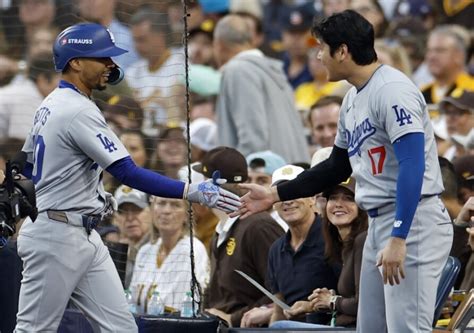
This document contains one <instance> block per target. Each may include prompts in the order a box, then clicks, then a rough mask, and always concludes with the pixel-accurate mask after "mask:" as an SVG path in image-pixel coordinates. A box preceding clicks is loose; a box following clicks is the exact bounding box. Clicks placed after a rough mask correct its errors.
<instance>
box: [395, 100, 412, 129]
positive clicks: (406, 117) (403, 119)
mask: <svg viewBox="0 0 474 333" xmlns="http://www.w3.org/2000/svg"><path fill="white" fill-rule="evenodd" d="M392 109H393V110H394V111H395V114H396V115H397V120H396V121H397V122H398V125H399V126H404V125H406V124H411V123H412V121H411V114H408V113H407V112H406V111H405V109H404V108H402V107H399V106H398V105H393V106H392Z"/></svg>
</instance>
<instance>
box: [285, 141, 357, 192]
mask: <svg viewBox="0 0 474 333" xmlns="http://www.w3.org/2000/svg"><path fill="white" fill-rule="evenodd" d="M351 173H352V168H351V164H350V162H349V155H348V154H347V150H346V149H342V148H339V147H337V146H334V148H333V150H332V153H331V155H330V156H329V158H328V159H327V160H325V161H323V162H321V163H319V164H317V165H315V166H314V167H312V168H311V169H309V170H306V171H304V172H302V173H300V174H299V175H298V177H296V178H295V179H293V180H291V181H288V182H284V183H282V184H280V185H278V187H277V190H278V198H279V199H281V200H282V201H286V200H292V199H297V198H306V197H311V196H313V195H315V194H317V193H320V192H322V191H324V190H325V189H327V188H329V187H331V186H335V185H337V184H339V183H340V182H342V181H344V180H346V179H347V178H349V176H350V175H351Z"/></svg>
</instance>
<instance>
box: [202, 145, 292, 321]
mask: <svg viewBox="0 0 474 333" xmlns="http://www.w3.org/2000/svg"><path fill="white" fill-rule="evenodd" d="M194 168H195V169H196V171H198V172H201V173H202V174H203V175H204V176H205V177H207V178H211V177H212V175H213V173H214V171H219V173H220V178H223V179H225V180H227V183H225V184H223V185H221V186H222V187H223V188H225V189H227V190H229V191H231V192H233V193H235V194H237V195H242V194H244V193H242V190H241V189H240V188H239V187H238V186H237V185H238V184H240V183H243V182H245V181H246V180H247V178H248V171H247V162H246V161H245V157H244V156H243V155H242V154H241V153H239V152H238V151H237V150H235V149H233V148H229V147H217V148H215V149H212V150H210V151H209V152H208V153H207V154H206V155H205V156H204V158H203V160H202V163H201V164H200V165H198V166H195V167H194ZM213 211H214V213H215V214H216V215H217V216H218V217H219V219H220V221H219V224H218V225H217V227H216V233H215V234H214V237H213V239H212V242H211V280H210V282H209V285H208V289H207V291H206V293H205V297H204V308H205V309H207V310H206V311H208V312H210V313H212V314H214V315H216V316H219V317H221V318H222V319H224V320H226V321H227V322H228V323H229V324H231V325H232V326H233V327H239V326H240V321H241V318H242V315H243V314H244V313H245V312H246V311H248V310H250V309H252V308H253V307H258V306H261V305H263V304H268V303H270V300H269V299H268V298H267V297H265V296H262V294H261V292H260V291H259V290H258V289H256V288H255V287H254V286H252V285H251V284H250V283H249V282H247V281H245V280H244V279H243V278H242V277H241V276H240V275H239V274H237V273H236V272H235V271H234V270H235V269H238V270H241V271H243V272H244V273H247V274H248V275H250V276H251V277H252V278H254V279H255V280H256V281H257V282H259V283H260V284H264V283H265V278H266V273H267V259H268V251H269V249H270V246H271V245H272V244H273V242H274V241H275V240H276V239H277V238H279V237H280V236H282V235H283V230H282V229H281V228H280V227H279V226H278V225H277V224H276V223H275V221H274V220H273V219H272V218H271V216H270V215H269V214H268V213H266V212H264V213H260V214H256V215H253V216H251V217H250V218H246V219H240V218H239V217H235V218H229V216H228V215H226V214H221V213H220V212H219V211H217V210H213Z"/></svg>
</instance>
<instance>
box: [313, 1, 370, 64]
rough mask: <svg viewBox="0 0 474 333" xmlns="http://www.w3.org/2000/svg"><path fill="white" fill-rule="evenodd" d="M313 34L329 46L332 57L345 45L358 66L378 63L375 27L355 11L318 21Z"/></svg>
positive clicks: (346, 11)
mask: <svg viewBox="0 0 474 333" xmlns="http://www.w3.org/2000/svg"><path fill="white" fill-rule="evenodd" d="M311 32H312V33H313V35H314V36H315V37H316V38H318V39H321V40H322V41H323V42H324V43H326V44H328V46H329V52H330V54H331V56H333V55H334V53H335V52H336V51H337V50H338V49H339V47H341V45H343V44H344V45H346V46H347V48H348V50H349V53H350V54H351V55H352V59H353V60H354V62H355V63H356V64H357V65H360V66H362V65H369V64H371V63H373V62H375V61H377V53H376V52H375V49H374V39H375V37H374V27H373V26H372V24H370V22H369V21H367V20H366V19H365V18H364V17H363V16H362V15H360V14H359V13H357V12H355V11H353V10H350V9H348V10H345V11H343V12H341V13H337V14H334V15H331V16H329V17H326V18H322V19H318V20H316V21H315V22H314V24H313V27H312V29H311Z"/></svg>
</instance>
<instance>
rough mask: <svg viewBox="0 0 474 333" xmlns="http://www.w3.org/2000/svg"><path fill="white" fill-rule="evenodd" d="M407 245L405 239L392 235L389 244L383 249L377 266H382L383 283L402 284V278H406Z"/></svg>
mask: <svg viewBox="0 0 474 333" xmlns="http://www.w3.org/2000/svg"><path fill="white" fill-rule="evenodd" d="M406 255H407V247H406V244H405V240H404V239H402V238H397V237H390V239H389V241H388V243H387V245H385V248H384V249H383V250H382V252H381V254H380V257H379V260H378V261H377V267H380V266H382V275H383V283H384V284H387V282H388V283H390V285H391V286H393V285H394V284H400V278H402V279H404V278H405V268H404V263H405V257H406Z"/></svg>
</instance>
